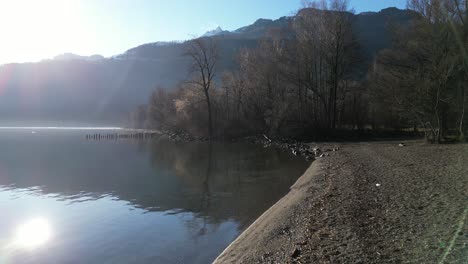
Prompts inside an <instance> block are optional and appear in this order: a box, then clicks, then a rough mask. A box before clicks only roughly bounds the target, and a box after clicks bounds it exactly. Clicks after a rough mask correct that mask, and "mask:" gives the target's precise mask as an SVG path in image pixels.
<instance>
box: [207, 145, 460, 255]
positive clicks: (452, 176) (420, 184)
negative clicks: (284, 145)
mask: <svg viewBox="0 0 468 264" xmlns="http://www.w3.org/2000/svg"><path fill="white" fill-rule="evenodd" d="M399 143H400V142H372V143H349V144H341V146H340V150H339V151H336V152H335V151H333V152H329V156H325V157H323V158H318V159H317V160H316V161H314V162H313V163H312V165H311V167H310V168H309V169H308V170H307V171H306V172H305V173H304V175H303V176H302V177H301V178H299V180H298V181H297V182H296V183H295V184H294V185H293V186H292V187H291V191H290V192H289V193H288V194H287V195H286V196H285V197H283V198H282V199H281V200H280V201H278V202H277V203H276V204H275V205H274V206H273V207H271V208H270V209H269V210H268V211H266V212H265V213H264V214H263V215H262V216H261V217H260V218H258V219H257V220H256V221H255V222H254V223H253V224H252V225H251V226H250V227H249V228H248V229H247V230H245V231H244V232H243V233H242V234H241V235H240V236H239V237H238V238H237V239H236V240H235V241H234V242H233V243H232V244H231V245H230V246H229V247H228V248H227V249H226V250H225V251H224V252H223V253H222V254H221V255H220V256H219V257H218V258H217V259H216V260H215V263H468V225H467V223H468V216H467V213H468V145H467V144H454V145H431V144H427V143H425V142H423V141H405V142H403V143H404V144H403V145H404V146H403V145H402V146H399ZM313 146H315V144H314V145H313ZM333 146H335V145H333ZM319 147H320V148H321V149H327V147H329V146H326V145H319Z"/></svg>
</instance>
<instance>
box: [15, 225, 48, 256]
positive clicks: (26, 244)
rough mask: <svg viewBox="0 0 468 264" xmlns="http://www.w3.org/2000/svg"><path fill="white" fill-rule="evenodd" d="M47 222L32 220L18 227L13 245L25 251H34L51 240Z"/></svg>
mask: <svg viewBox="0 0 468 264" xmlns="http://www.w3.org/2000/svg"><path fill="white" fill-rule="evenodd" d="M51 234H52V233H51V229H50V225H49V222H48V221H47V220H46V219H43V218H34V219H31V220H29V221H27V222H24V223H23V224H21V225H19V226H18V228H17V229H16V232H15V236H14V240H13V244H14V245H15V246H17V247H21V248H25V249H35V248H37V247H39V246H42V245H44V244H46V243H47V242H48V241H49V240H50V238H51Z"/></svg>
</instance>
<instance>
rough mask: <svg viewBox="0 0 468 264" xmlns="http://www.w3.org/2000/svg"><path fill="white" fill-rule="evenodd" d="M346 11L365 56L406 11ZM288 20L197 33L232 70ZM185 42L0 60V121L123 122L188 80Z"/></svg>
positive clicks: (384, 41) (405, 18)
mask: <svg viewBox="0 0 468 264" xmlns="http://www.w3.org/2000/svg"><path fill="white" fill-rule="evenodd" d="M351 15H352V26H353V29H354V32H355V33H356V38H357V42H358V44H359V46H360V50H361V53H362V56H363V58H364V59H365V61H366V62H367V63H369V62H371V61H372V59H373V57H374V55H375V54H377V52H378V51H380V50H382V49H384V48H388V47H389V46H390V45H391V27H392V25H394V24H405V23H409V20H410V11H407V10H400V9H397V8H387V9H384V10H381V11H380V12H365V13H361V14H357V15H354V14H351ZM293 19H294V16H289V17H281V18H279V19H276V20H270V19H258V20H257V21H256V22H255V23H253V24H251V25H247V26H245V27H242V28H239V29H237V30H234V31H226V30H223V29H221V27H218V28H216V29H214V30H212V31H208V32H206V33H205V34H204V35H203V36H201V37H204V38H213V39H214V40H215V41H216V43H217V46H218V49H219V55H220V61H219V65H218V71H219V72H220V73H221V72H223V71H226V70H232V69H235V67H236V65H237V64H236V55H237V54H238V52H239V51H240V50H241V49H244V48H254V47H256V46H257V44H258V43H259V41H260V40H261V39H263V38H268V37H269V34H268V33H269V32H270V31H272V30H278V29H281V30H285V31H288V30H290V29H289V28H288V26H289V24H290V22H291V21H292V20H293ZM186 48H187V43H186V42H180V41H174V42H155V43H148V44H143V45H140V46H138V47H134V48H131V49H129V50H127V51H126V52H124V53H123V54H116V55H115V56H112V57H109V58H104V57H103V56H100V55H93V56H89V57H87V56H80V55H75V54H71V53H66V54H61V55H58V56H56V57H55V58H53V59H51V60H44V61H41V62H37V63H19V64H18V63H11V64H5V65H2V66H1V67H0V82H2V86H1V87H2V90H1V91H0V94H1V96H0V118H1V119H2V120H3V123H4V124H11V123H13V122H14V123H15V124H18V123H21V122H23V123H24V124H27V123H30V122H31V120H33V121H38V120H40V121H41V122H49V123H53V122H58V121H63V120H67V121H68V122H70V123H73V122H74V123H75V124H89V125H94V124H96V125H115V126H120V125H124V124H125V121H126V120H127V118H128V115H129V113H130V112H131V111H133V110H134V109H135V108H136V107H137V106H138V105H140V104H144V103H146V102H147V101H148V97H149V96H150V94H151V92H152V91H153V90H154V89H155V88H156V87H166V88H170V87H175V86H176V85H177V84H178V83H180V82H182V81H184V80H186V79H187V77H188V65H189V59H188V58H187V57H184V56H183V54H184V52H185V51H186ZM365 71H366V69H363V71H362V75H364V72H365ZM218 76H220V75H218Z"/></svg>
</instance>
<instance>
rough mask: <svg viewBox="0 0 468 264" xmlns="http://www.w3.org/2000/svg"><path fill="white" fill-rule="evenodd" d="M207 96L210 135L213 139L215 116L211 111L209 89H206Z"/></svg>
mask: <svg viewBox="0 0 468 264" xmlns="http://www.w3.org/2000/svg"><path fill="white" fill-rule="evenodd" d="M205 97H206V105H207V107H208V135H209V139H210V141H211V139H212V138H213V117H212V113H211V101H210V95H209V93H208V91H207V90H205Z"/></svg>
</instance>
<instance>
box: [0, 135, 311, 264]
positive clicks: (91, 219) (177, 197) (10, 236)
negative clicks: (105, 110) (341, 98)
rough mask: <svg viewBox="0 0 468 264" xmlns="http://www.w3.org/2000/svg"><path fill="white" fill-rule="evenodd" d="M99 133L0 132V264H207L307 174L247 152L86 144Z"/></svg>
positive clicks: (262, 153) (285, 160)
mask: <svg viewBox="0 0 468 264" xmlns="http://www.w3.org/2000/svg"><path fill="white" fill-rule="evenodd" d="M100 131H101V130H92V131H87V130H86V129H71V130H70V129H56V128H53V129H37V128H27V129H19V128H8V129H0V147H1V149H0V263H209V262H211V261H212V260H213V259H214V258H216V256H217V255H218V254H219V253H220V252H221V251H222V250H223V249H224V248H225V247H226V246H227V245H229V243H230V242H231V241H232V240H234V239H235V238H236V237H237V236H238V235H239V234H240V232H242V231H243V230H244V229H245V228H246V227H247V226H248V225H249V224H250V223H251V222H252V221H254V220H255V219H256V218H257V217H258V216H259V215H260V214H261V213H262V212H263V211H265V210H266V209H268V207H270V206H271V205H272V204H273V203H274V202H276V201H277V200H278V199H279V198H280V197H281V196H283V195H284V194H285V193H286V192H287V191H288V190H289V186H291V185H292V184H293V183H294V181H295V180H296V179H297V178H298V177H299V176H300V175H301V174H302V173H303V171H304V170H305V169H306V167H307V163H306V162H305V161H304V160H303V159H301V158H299V157H294V156H292V155H290V154H289V153H284V152H282V151H280V150H277V149H274V148H263V147H261V146H258V145H252V144H242V143H235V144H234V143H232V144H221V143H217V144H212V145H209V144H207V143H201V142H191V143H175V142H172V141H169V140H166V139H155V140H152V141H141V140H140V141H138V140H100V141H91V140H86V139H85V134H86V133H100ZM116 132H117V131H116ZM119 132H120V133H121V132H122V131H119ZM102 133H110V132H109V130H102Z"/></svg>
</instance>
